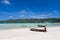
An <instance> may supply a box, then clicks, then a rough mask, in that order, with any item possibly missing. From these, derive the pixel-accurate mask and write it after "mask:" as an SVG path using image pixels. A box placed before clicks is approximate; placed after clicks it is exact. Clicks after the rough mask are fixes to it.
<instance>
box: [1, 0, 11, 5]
mask: <svg viewBox="0 0 60 40" xmlns="http://www.w3.org/2000/svg"><path fill="white" fill-rule="evenodd" d="M1 3H3V4H6V5H10V4H11V3H10V1H9V0H3V1H1Z"/></svg>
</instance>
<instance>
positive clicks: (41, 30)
mask: <svg viewBox="0 0 60 40" xmlns="http://www.w3.org/2000/svg"><path fill="white" fill-rule="evenodd" d="M31 31H38V32H46V29H44V30H43V29H34V28H31Z"/></svg>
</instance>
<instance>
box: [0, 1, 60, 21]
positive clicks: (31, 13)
mask: <svg viewBox="0 0 60 40" xmlns="http://www.w3.org/2000/svg"><path fill="white" fill-rule="evenodd" d="M21 18H60V0H0V20H7V19H21Z"/></svg>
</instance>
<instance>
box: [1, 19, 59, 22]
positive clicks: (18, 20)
mask: <svg viewBox="0 0 60 40" xmlns="http://www.w3.org/2000/svg"><path fill="white" fill-rule="evenodd" d="M47 22H48V23H60V18H41V19H9V20H3V21H0V23H47Z"/></svg>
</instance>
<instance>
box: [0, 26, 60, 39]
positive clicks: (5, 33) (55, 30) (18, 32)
mask: <svg viewBox="0 0 60 40" xmlns="http://www.w3.org/2000/svg"><path fill="white" fill-rule="evenodd" d="M0 40H60V27H47V32H33V31H30V28H20V29H8V30H0Z"/></svg>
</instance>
